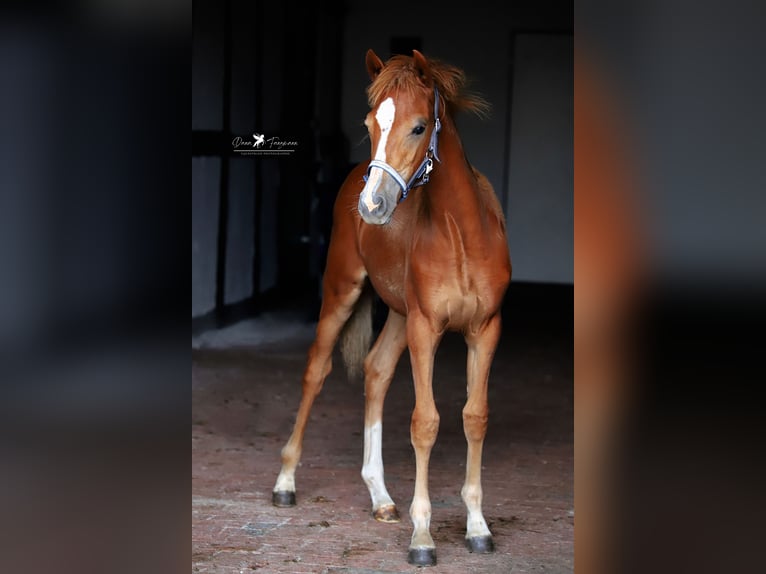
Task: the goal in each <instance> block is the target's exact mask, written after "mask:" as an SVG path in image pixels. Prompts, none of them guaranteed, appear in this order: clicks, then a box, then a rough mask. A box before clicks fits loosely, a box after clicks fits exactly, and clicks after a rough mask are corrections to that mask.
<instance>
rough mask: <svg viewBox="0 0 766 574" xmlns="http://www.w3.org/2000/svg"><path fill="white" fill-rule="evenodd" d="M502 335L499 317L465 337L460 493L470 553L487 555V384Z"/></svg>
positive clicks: (490, 546)
mask: <svg viewBox="0 0 766 574" xmlns="http://www.w3.org/2000/svg"><path fill="white" fill-rule="evenodd" d="M499 336H500V316H499V315H496V316H495V317H493V318H492V319H490V320H489V322H488V323H487V324H486V326H485V327H484V329H483V330H482V331H480V332H479V333H477V334H475V335H471V336H469V337H466V340H467V343H468V368H467V374H468V400H467V401H466V404H465V407H464V408H463V429H464V431H465V438H466V441H467V443H468V451H467V460H466V465H465V468H466V470H465V483H464V485H463V488H462V490H461V496H462V498H463V502H464V503H465V505H466V509H467V511H468V520H467V523H466V534H465V541H466V546H467V547H468V549H469V550H470V551H471V552H476V553H481V554H483V553H487V552H492V551H494V549H495V545H494V543H493V541H492V533H491V532H490V531H489V527H488V526H487V522H486V520H484V515H483V513H482V510H481V503H482V488H481V455H482V449H483V446H484V437H485V435H486V433H487V414H488V408H487V385H488V379H489V369H490V364H491V362H492V357H493V356H494V352H495V348H496V347H497V342H498V339H499Z"/></svg>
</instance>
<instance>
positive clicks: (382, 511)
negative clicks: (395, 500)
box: [372, 504, 400, 523]
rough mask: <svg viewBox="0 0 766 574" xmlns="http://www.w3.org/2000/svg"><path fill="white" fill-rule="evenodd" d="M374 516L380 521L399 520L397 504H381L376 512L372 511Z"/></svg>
mask: <svg viewBox="0 0 766 574" xmlns="http://www.w3.org/2000/svg"><path fill="white" fill-rule="evenodd" d="M372 516H373V517H374V518H375V520H377V521H378V522H389V523H391V522H399V520H400V518H399V511H398V510H397V509H396V506H394V505H393V504H389V505H388V506H381V507H380V508H378V509H377V510H376V511H375V512H373V513H372Z"/></svg>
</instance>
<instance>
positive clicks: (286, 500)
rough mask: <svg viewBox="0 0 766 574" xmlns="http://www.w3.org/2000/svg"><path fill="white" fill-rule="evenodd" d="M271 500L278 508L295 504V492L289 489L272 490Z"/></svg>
mask: <svg viewBox="0 0 766 574" xmlns="http://www.w3.org/2000/svg"><path fill="white" fill-rule="evenodd" d="M271 502H272V503H273V504H274V506H279V507H280V508H285V507H288V506H295V493H294V492H290V491H289V490H277V491H274V492H272V493H271Z"/></svg>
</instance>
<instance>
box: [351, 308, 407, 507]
mask: <svg viewBox="0 0 766 574" xmlns="http://www.w3.org/2000/svg"><path fill="white" fill-rule="evenodd" d="M406 346H407V336H406V332H405V318H404V316H402V315H400V314H399V313H396V312H395V311H393V310H389V312H388V319H386V324H385V325H384V326H383V331H382V332H381V334H380V336H379V337H378V340H377V341H376V342H375V345H374V346H373V347H372V350H371V351H370V354H369V355H367V358H366V359H365V361H364V374H365V376H364V394H365V412H364V465H363V467H362V478H363V479H364V482H365V484H366V485H367V488H368V490H369V491H370V498H372V515H373V516H374V517H375V520H378V521H380V522H399V512H398V511H397V509H396V505H395V504H394V501H393V500H392V499H391V496H390V495H389V494H388V490H387V489H386V484H385V481H384V478H383V402H384V400H385V398H386V393H387V392H388V387H389V386H390V385H391V379H392V378H393V376H394V371H395V370H396V364H397V363H398V362H399V357H400V356H401V355H402V352H403V351H404V348H405V347H406Z"/></svg>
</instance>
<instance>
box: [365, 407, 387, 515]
mask: <svg viewBox="0 0 766 574" xmlns="http://www.w3.org/2000/svg"><path fill="white" fill-rule="evenodd" d="M362 478H363V479H364V482H365V484H366V485H367V488H368V489H369V491H370V498H372V507H373V509H377V508H380V507H381V506H385V505H389V504H393V503H394V501H393V500H391V496H390V495H389V494H388V491H387V490H386V485H385V483H384V481H383V425H382V424H381V423H379V422H377V423H375V424H373V425H372V426H369V427H365V429H364V466H363V467H362Z"/></svg>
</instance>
